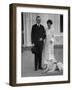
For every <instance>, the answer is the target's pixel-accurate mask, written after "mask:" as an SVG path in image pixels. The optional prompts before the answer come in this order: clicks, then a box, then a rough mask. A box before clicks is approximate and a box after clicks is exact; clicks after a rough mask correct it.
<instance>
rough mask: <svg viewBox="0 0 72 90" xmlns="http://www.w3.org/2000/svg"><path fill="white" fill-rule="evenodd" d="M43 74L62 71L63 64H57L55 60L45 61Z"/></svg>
mask: <svg viewBox="0 0 72 90" xmlns="http://www.w3.org/2000/svg"><path fill="white" fill-rule="evenodd" d="M43 68H44V72H53V71H56V70H57V71H60V72H61V71H62V70H63V64H62V63H61V62H57V61H56V60H55V59H51V60H47V62H46V63H45V64H44V67H43Z"/></svg>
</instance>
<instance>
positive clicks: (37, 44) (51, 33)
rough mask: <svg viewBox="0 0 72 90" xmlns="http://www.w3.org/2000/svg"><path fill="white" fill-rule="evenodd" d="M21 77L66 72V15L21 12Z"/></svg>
mask: <svg viewBox="0 0 72 90" xmlns="http://www.w3.org/2000/svg"><path fill="white" fill-rule="evenodd" d="M21 20H22V22H21V25H22V57H21V76H22V77H33V76H42V75H44V76H50V75H63V15H61V14H48V13H45V14H44V13H24V12H22V13H21Z"/></svg>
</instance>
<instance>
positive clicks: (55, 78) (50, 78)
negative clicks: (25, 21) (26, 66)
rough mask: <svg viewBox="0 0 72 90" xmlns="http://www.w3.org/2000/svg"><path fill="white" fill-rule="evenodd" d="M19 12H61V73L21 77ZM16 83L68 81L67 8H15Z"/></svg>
mask: <svg viewBox="0 0 72 90" xmlns="http://www.w3.org/2000/svg"><path fill="white" fill-rule="evenodd" d="M21 12H31V13H48V14H49V13H50V14H63V21H64V23H63V64H64V66H63V75H60V76H41V77H21ZM16 22H17V23H16V83H17V84H18V83H38V82H56V81H68V10H66V9H50V8H32V7H17V8H16Z"/></svg>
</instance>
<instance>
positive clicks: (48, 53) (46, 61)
mask: <svg viewBox="0 0 72 90" xmlns="http://www.w3.org/2000/svg"><path fill="white" fill-rule="evenodd" d="M52 24H53V22H52V20H48V21H47V29H46V39H45V41H44V48H43V53H42V61H43V68H44V72H53V71H55V70H59V71H61V70H62V63H61V62H57V60H56V59H55V57H54V28H53V27H52Z"/></svg>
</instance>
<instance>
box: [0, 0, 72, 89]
mask: <svg viewBox="0 0 72 90" xmlns="http://www.w3.org/2000/svg"><path fill="white" fill-rule="evenodd" d="M10 3H34V4H47V5H57V6H58V5H62V6H71V11H72V0H0V90H37V89H40V90H72V78H71V83H70V84H58V85H43V86H28V87H11V86H9V85H8V82H9V4H10ZM71 23H72V12H71ZM71 29H72V25H71ZM71 33H72V31H71ZM71 38H72V36H71ZM71 51H72V48H71ZM71 68H72V62H71ZM71 76H72V69H71Z"/></svg>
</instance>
